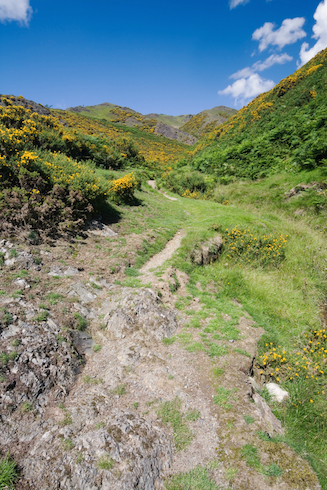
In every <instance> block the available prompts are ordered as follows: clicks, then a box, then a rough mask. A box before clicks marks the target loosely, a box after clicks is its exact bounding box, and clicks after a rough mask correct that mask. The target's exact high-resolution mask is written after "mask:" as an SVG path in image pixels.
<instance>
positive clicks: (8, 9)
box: [0, 0, 33, 24]
mask: <svg viewBox="0 0 327 490" xmlns="http://www.w3.org/2000/svg"><path fill="white" fill-rule="evenodd" d="M32 12H33V11H32V7H31V6H30V2H29V0H0V22H5V21H6V20H8V21H11V20H16V21H18V22H20V23H22V24H28V21H29V20H30V17H31V15H32Z"/></svg>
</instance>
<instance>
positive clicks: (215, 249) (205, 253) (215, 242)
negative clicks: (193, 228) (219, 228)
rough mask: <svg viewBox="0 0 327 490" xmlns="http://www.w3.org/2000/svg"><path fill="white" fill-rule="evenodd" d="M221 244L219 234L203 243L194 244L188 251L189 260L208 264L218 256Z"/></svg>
mask: <svg viewBox="0 0 327 490" xmlns="http://www.w3.org/2000/svg"><path fill="white" fill-rule="evenodd" d="M222 246H223V239H222V237H221V235H217V236H215V237H213V238H210V240H208V241H207V242H205V243H201V244H197V245H195V247H194V248H193V250H192V251H191V253H190V257H191V260H192V262H194V264H196V265H208V264H210V263H211V262H214V261H215V260H217V259H218V258H219V255H220V253H221V249H222Z"/></svg>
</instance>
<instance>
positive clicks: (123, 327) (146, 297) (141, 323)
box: [104, 288, 177, 340]
mask: <svg viewBox="0 0 327 490" xmlns="http://www.w3.org/2000/svg"><path fill="white" fill-rule="evenodd" d="M119 293H120V295H121V298H120V299H119V301H117V298H115V296H112V297H111V298H110V300H109V302H108V303H109V304H108V303H107V313H106V315H105V317H104V323H105V324H106V331H107V332H108V333H109V335H110V336H111V337H113V338H124V336H127V335H132V334H133V333H135V332H136V331H138V330H141V331H144V332H145V333H148V334H150V335H152V336H154V337H155V338H156V339H157V340H162V339H163V338H164V337H171V336H172V335H173V334H174V333H175V331H176V329H177V320H176V315H175V313H174V312H173V311H172V310H169V309H167V308H164V307H163V304H162V302H161V300H160V298H159V297H158V296H157V295H156V294H155V293H154V292H153V291H152V290H151V289H146V288H140V289H139V290H138V291H137V292H136V291H135V290H133V289H132V288H124V289H123V290H122V291H120V292H119Z"/></svg>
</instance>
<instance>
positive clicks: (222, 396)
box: [213, 386, 232, 410]
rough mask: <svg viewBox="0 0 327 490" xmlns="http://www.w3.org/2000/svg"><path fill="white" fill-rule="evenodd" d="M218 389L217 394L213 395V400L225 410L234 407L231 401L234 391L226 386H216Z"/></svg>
mask: <svg viewBox="0 0 327 490" xmlns="http://www.w3.org/2000/svg"><path fill="white" fill-rule="evenodd" d="M216 391H217V395H215V396H214V397H213V402H214V403H215V404H216V405H218V406H219V407H222V408H224V409H225V410H230V409H231V408H232V405H231V403H230V400H231V394H232V391H231V390H229V389H228V388H224V387H223V386H219V387H218V388H216Z"/></svg>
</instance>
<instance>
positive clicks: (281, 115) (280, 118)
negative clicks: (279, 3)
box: [191, 50, 327, 179]
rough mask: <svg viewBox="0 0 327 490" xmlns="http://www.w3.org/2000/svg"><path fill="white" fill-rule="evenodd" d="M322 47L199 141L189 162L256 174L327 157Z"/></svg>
mask: <svg viewBox="0 0 327 490" xmlns="http://www.w3.org/2000/svg"><path fill="white" fill-rule="evenodd" d="M326 76H327V50H324V51H322V52H320V53H319V54H318V55H317V56H316V57H315V58H313V59H312V60H311V61H310V62H309V63H307V64H306V65H305V66H303V67H302V68H300V69H299V70H298V71H296V72H295V73H294V74H293V75H290V76H289V77H287V78H285V79H284V80H282V81H281V82H280V83H279V84H278V85H276V87H274V88H273V89H272V90H271V91H270V92H267V93H264V94H261V95H259V96H258V97H256V98H255V99H254V100H253V101H252V102H251V103H250V104H248V105H247V106H246V107H245V108H243V109H242V110H240V111H239V112H238V113H237V114H235V115H234V116H233V117H232V118H231V119H229V121H228V122H226V123H225V124H224V125H222V126H220V127H219V128H217V129H215V130H214V131H213V132H212V133H211V134H210V136H209V137H208V139H207V140H206V141H202V142H201V143H200V144H199V145H198V147H197V150H196V151H195V153H194V156H193V158H192V160H191V167H192V168H194V169H197V170H201V171H205V172H210V173H215V174H216V175H217V176H226V175H228V176H235V177H248V178H252V179H254V178H258V177H264V176H266V175H269V174H271V173H274V172H280V171H281V170H287V171H292V172H294V171H299V170H303V169H313V168H316V167H317V166H320V165H323V164H324V163H323V160H324V159H325V158H326V157H327V138H326V136H327V128H326V124H327V109H326V95H327V87H326Z"/></svg>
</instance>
